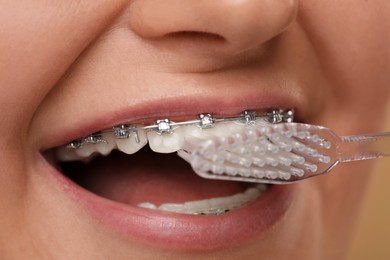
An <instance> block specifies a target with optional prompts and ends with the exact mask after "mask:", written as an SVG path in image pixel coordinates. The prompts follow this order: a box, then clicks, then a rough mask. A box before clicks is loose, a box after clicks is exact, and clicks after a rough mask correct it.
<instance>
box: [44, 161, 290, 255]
mask: <svg viewBox="0 0 390 260" xmlns="http://www.w3.org/2000/svg"><path fill="white" fill-rule="evenodd" d="M41 159H42V161H43V162H44V163H43V167H44V168H45V169H44V170H46V171H49V173H50V174H49V179H52V181H53V182H54V183H56V185H58V186H59V187H61V190H63V191H64V193H65V194H67V195H68V197H70V198H71V199H72V200H73V201H74V202H75V204H76V205H78V206H79V207H83V208H84V210H85V211H86V212H87V213H88V214H89V215H90V216H92V218H94V219H96V220H97V223H99V224H101V225H103V226H105V227H108V228H109V230H111V231H112V232H115V233H117V234H119V235H121V236H123V239H129V240H136V241H139V242H143V243H145V244H147V245H150V246H157V247H160V248H167V249H170V250H210V249H217V248H226V247H229V246H234V245H238V244H242V243H243V242H245V241H247V240H250V239H252V238H254V237H256V238H261V237H262V236H264V235H265V233H266V231H267V230H269V229H270V227H272V226H273V225H275V223H277V222H278V221H279V220H280V219H281V218H282V217H283V215H284V214H285V213H286V211H287V210H288V208H289V207H290V205H291V202H292V200H293V198H294V193H295V192H294V191H295V185H280V186H271V187H270V189H269V190H268V191H266V192H265V193H264V194H263V195H262V196H260V197H259V198H257V199H256V200H255V201H253V202H252V203H250V204H248V205H246V206H244V207H242V208H239V209H235V210H233V211H231V212H229V213H227V214H224V215H218V216H213V215H210V216H207V215H205V216H196V215H185V214H176V213H169V212H163V211H158V210H149V209H144V208H139V207H134V206H130V205H126V204H122V203H119V202H115V201H111V200H109V199H106V198H103V197H100V196H98V195H96V194H94V193H92V192H90V191H88V190H85V189H84V188H81V187H80V186H78V185H77V184H76V183H74V182H73V181H72V180H70V179H68V178H67V177H65V176H64V175H63V174H61V173H60V172H58V171H57V170H56V169H54V168H53V167H52V166H51V165H49V164H48V163H47V161H46V160H45V159H44V158H41Z"/></svg>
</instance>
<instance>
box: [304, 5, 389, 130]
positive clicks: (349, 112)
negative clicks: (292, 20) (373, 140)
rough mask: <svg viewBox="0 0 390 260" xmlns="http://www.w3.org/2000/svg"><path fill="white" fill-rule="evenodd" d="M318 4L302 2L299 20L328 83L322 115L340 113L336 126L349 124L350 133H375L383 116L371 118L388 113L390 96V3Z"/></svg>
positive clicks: (345, 128)
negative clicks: (386, 109) (386, 107)
mask: <svg viewBox="0 0 390 260" xmlns="http://www.w3.org/2000/svg"><path fill="white" fill-rule="evenodd" d="M317 2H318V3H316V5H314V4H313V5H312V6H308V5H306V4H305V3H302V4H301V5H302V6H301V19H302V20H303V23H302V24H303V26H304V27H305V30H306V31H307V33H308V34H309V35H310V38H311V39H313V40H312V42H313V45H314V48H315V49H316V52H317V55H318V56H319V60H320V61H321V65H322V67H323V69H324V71H325V73H326V77H327V79H328V80H329V88H330V89H331V94H330V95H329V98H328V99H329V104H330V105H329V106H328V107H329V109H328V110H327V111H324V114H327V115H326V118H327V119H328V118H330V117H332V116H334V115H341V117H342V118H340V119H337V120H336V121H335V122H334V124H333V123H332V125H336V126H338V125H339V123H341V126H343V125H345V122H346V121H348V124H350V125H351V127H350V128H349V129H350V131H347V132H344V133H346V134H348V133H349V132H351V133H352V132H355V131H354V130H353V129H356V133H362V131H370V132H372V131H377V129H378V128H379V126H380V124H381V123H382V121H383V120H384V118H383V117H382V116H379V117H378V116H376V117H373V116H372V115H373V114H375V115H383V114H384V111H385V106H386V103H387V101H388V99H389V95H390V88H389V85H388V84H389V82H390V73H388V72H389V71H390V48H389V46H390V33H389V31H390V16H389V15H388V14H389V11H390V2H389V1H385V0H383V1H379V2H380V3H378V1H375V3H374V2H367V1H363V0H358V1H352V0H347V1H341V2H340V1H335V0H332V1H317ZM362 118H363V119H366V118H367V120H368V121H369V122H370V123H369V124H368V125H369V126H364V125H367V124H362V123H361V122H362ZM342 119H343V120H344V123H343V122H342V121H343V120H342ZM333 120H334V119H333ZM327 121H328V120H327ZM331 121H332V119H331ZM342 128H344V129H343V130H347V129H348V127H342ZM358 130H360V131H358Z"/></svg>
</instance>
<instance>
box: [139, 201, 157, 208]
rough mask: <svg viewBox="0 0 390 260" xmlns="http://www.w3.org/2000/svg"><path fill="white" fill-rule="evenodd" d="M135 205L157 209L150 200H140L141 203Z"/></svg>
mask: <svg viewBox="0 0 390 260" xmlns="http://www.w3.org/2000/svg"><path fill="white" fill-rule="evenodd" d="M137 206H138V207H140V208H145V209H157V206H156V205H154V204H153V203H151V202H142V203H140V204H138V205H137Z"/></svg>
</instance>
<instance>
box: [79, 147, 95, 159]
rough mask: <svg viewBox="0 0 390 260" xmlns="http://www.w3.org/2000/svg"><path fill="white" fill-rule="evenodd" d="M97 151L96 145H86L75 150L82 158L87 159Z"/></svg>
mask: <svg viewBox="0 0 390 260" xmlns="http://www.w3.org/2000/svg"><path fill="white" fill-rule="evenodd" d="M96 151H97V150H96V145H95V144H86V145H84V146H81V147H80V148H77V149H76V150H75V153H76V154H77V155H78V156H80V157H82V158H86V157H89V156H91V155H92V154H93V153H94V152H96Z"/></svg>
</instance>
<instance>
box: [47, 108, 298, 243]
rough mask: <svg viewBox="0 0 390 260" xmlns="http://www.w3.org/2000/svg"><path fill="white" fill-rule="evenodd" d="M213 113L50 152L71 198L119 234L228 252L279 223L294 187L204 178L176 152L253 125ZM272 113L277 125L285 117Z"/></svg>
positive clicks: (116, 131)
mask: <svg viewBox="0 0 390 260" xmlns="http://www.w3.org/2000/svg"><path fill="white" fill-rule="evenodd" d="M206 115H207V116H205V115H203V116H200V117H199V118H198V119H197V120H193V119H190V120H183V119H182V118H174V120H175V122H178V123H173V121H170V120H168V119H163V120H158V121H155V122H154V123H153V121H151V120H144V121H143V122H141V123H142V125H141V124H140V123H138V122H137V124H134V125H133V124H121V125H119V126H118V125H116V126H113V127H111V128H110V129H108V130H107V129H103V130H101V131H98V132H93V133H91V134H89V135H87V136H75V138H74V139H72V140H68V141H67V144H63V145H60V146H56V147H54V148H50V149H46V150H45V151H44V152H42V153H43V155H44V157H45V158H46V160H47V161H48V162H49V163H50V167H51V168H52V170H51V171H52V172H53V170H54V173H55V174H54V175H53V176H55V177H56V178H55V179H56V180H57V183H59V184H60V185H62V186H64V187H67V188H65V191H66V193H67V194H70V195H71V197H73V198H74V199H75V201H76V202H78V203H81V205H83V206H84V207H85V206H86V207H87V208H88V209H89V210H88V211H90V212H92V215H95V216H96V218H98V219H99V221H103V220H104V221H103V222H107V223H106V224H107V225H109V226H112V227H113V228H114V229H115V230H117V231H119V232H125V233H126V234H127V235H130V236H131V237H137V239H141V240H144V241H145V242H147V243H152V244H157V245H159V246H163V247H172V246H174V247H176V248H181V249H185V248H187V249H188V248H202V249H206V248H216V247H226V246H230V245H233V244H237V243H238V242H240V243H241V241H244V240H245V239H247V238H249V237H253V236H254V235H256V234H259V232H260V231H262V230H266V229H268V228H269V227H270V226H272V224H273V223H275V222H277V221H278V219H280V217H281V216H282V215H283V214H284V212H285V211H286V210H287V208H288V206H289V205H290V203H291V199H292V196H291V194H292V191H293V190H294V189H293V188H292V187H293V186H294V185H289V186H290V187H286V186H284V187H283V188H281V187H280V186H278V185H268V184H254V183H245V182H237V181H235V182H232V181H220V180H212V179H204V178H201V177H200V176H198V175H196V174H195V173H194V171H193V169H192V168H191V166H190V164H188V163H187V162H186V161H185V160H183V159H182V158H180V157H179V156H178V155H177V154H176V152H177V151H179V150H181V149H183V147H182V146H183V142H184V143H185V140H186V138H189V137H196V138H201V137H202V136H203V137H207V135H209V134H216V135H219V136H220V135H224V134H227V135H228V134H231V133H232V132H234V131H236V130H237V129H239V128H241V127H243V125H245V124H248V123H251V120H252V119H253V118H252V117H253V114H252V113H249V112H248V111H246V112H245V111H244V112H243V113H242V114H240V115H238V116H237V115H235V116H228V117H224V118H225V119H226V118H228V120H221V119H215V118H211V116H210V115H209V114H206ZM266 115H267V117H266V119H267V120H270V121H273V120H276V119H278V120H279V119H280V118H275V114H272V113H268V114H267V113H266ZM263 119H264V118H263ZM145 122H146V123H145ZM158 122H163V123H160V124H159V123H158ZM182 122H185V123H182ZM188 122H190V123H188ZM210 124H215V125H212V126H211V125H210ZM58 181H59V182H58ZM69 187H71V188H69ZM69 191H70V193H69ZM243 220H245V221H243ZM238 222H240V223H239V224H237V223H238ZM179 223H180V224H179ZM167 226H169V228H166V227H167ZM222 226H223V227H224V228H222V229H221V227H222ZM227 233H229V234H232V235H233V237H235V238H236V239H231V238H232V237H231V236H230V235H229V236H227ZM172 234H174V235H172Z"/></svg>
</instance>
